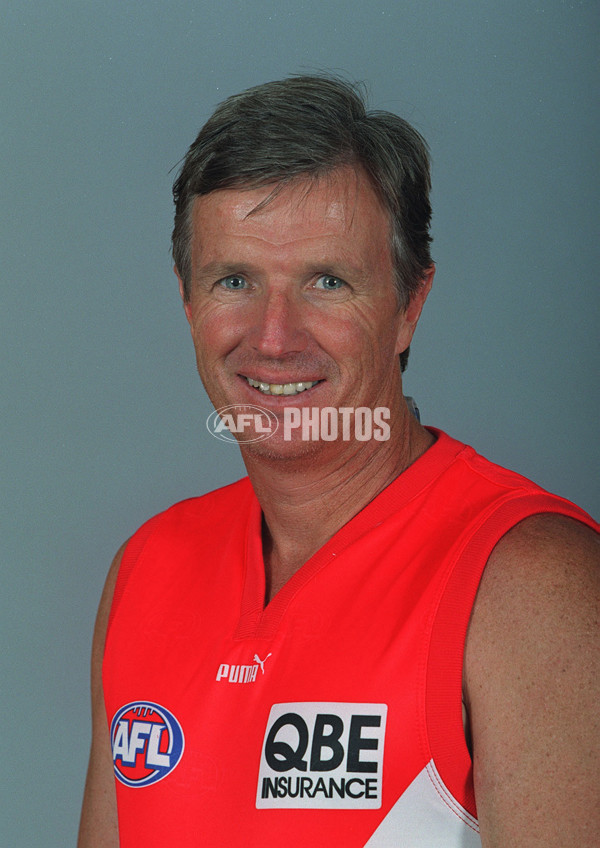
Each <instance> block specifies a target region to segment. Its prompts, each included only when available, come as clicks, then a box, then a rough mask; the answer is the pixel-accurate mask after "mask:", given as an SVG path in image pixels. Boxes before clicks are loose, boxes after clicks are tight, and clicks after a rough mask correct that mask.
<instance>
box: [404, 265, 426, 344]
mask: <svg viewBox="0 0 600 848" xmlns="http://www.w3.org/2000/svg"><path fill="white" fill-rule="evenodd" d="M434 274H435V265H430V266H429V268H427V269H426V270H425V271H424V273H423V276H422V277H421V282H420V285H419V288H418V289H417V291H416V292H415V293H414V294H413V295H412V297H411V299H410V301H409V304H408V306H407V307H406V309H405V310H404V312H403V313H402V316H401V321H400V325H399V327H398V340H397V343H396V353H398V354H400V353H402V351H404V350H406V348H407V347H408V346H409V345H410V343H411V341H412V337H413V335H414V333H415V329H416V327H417V323H418V321H419V318H420V317H421V312H422V310H423V307H424V306H425V301H426V300H427V295H428V294H429V292H430V291H431V286H432V285H433V276H434Z"/></svg>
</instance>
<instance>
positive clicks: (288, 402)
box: [237, 374, 325, 408]
mask: <svg viewBox="0 0 600 848" xmlns="http://www.w3.org/2000/svg"><path fill="white" fill-rule="evenodd" d="M237 376H238V379H239V382H240V384H241V385H242V386H243V387H245V388H244V389H243V391H244V394H245V395H246V397H249V398H252V402H253V403H254V404H256V405H258V406H266V407H267V408H269V407H270V406H273V407H274V408H282V407H286V406H306V403H307V401H309V400H310V398H312V397H313V395H314V393H315V392H316V391H318V390H319V388H320V387H321V386H322V385H323V384H324V383H325V380H323V379H321V380H318V378H317V380H318V382H317V383H316V385H314V386H312V387H311V388H310V389H304V391H303V392H299V393H298V394H296V395H266V394H264V393H263V392H261V391H260V389H257V388H255V387H254V386H251V385H250V383H249V382H248V380H247V379H246V377H245V375H243V374H238V375H237ZM251 379H253V380H254V379H257V380H258V378H254V377H252V378H251ZM314 381H315V378H313V379H312V380H311V379H307V378H304V379H303V380H298V379H296V380H292V379H284V378H282V377H277V378H276V379H275V380H261V382H264V383H267V382H268V383H276V384H285V383H300V382H306V383H310V382H314Z"/></svg>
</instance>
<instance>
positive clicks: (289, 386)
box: [246, 377, 319, 395]
mask: <svg viewBox="0 0 600 848" xmlns="http://www.w3.org/2000/svg"><path fill="white" fill-rule="evenodd" d="M246 380H247V381H248V382H249V383H250V385H251V386H253V387H254V388H255V389H258V390H259V391H261V392H262V393H263V394H264V395H298V394H300V392H305V391H306V389H311V388H312V387H313V386H316V385H317V383H318V382H319V381H318V380H313V381H309V382H303V383H261V382H260V380H253V379H252V378H251V377H246Z"/></svg>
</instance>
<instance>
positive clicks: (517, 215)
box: [0, 0, 600, 848]
mask: <svg viewBox="0 0 600 848" xmlns="http://www.w3.org/2000/svg"><path fill="white" fill-rule="evenodd" d="M2 18H3V25H2V42H3V50H2V56H1V58H0V63H1V69H0V71H1V72H0V80H1V82H0V86H1V89H2V91H1V94H2V106H3V108H2V115H3V117H2V124H1V129H0V139H1V144H2V165H3V179H2V184H3V190H2V214H3V222H2V223H3V225H2V275H3V281H2V296H3V307H2V310H1V312H0V322H1V323H2V344H3V353H2V360H1V363H2V376H3V387H2V403H3V428H4V431H3V439H2V460H3V467H2V484H3V494H4V497H5V509H4V510H3V519H4V524H3V530H2V560H1V567H2V591H1V592H0V607H1V610H0V612H1V618H0V620H1V627H2V634H1V646H2V647H1V656H2V665H1V680H2V683H1V688H0V698H1V709H2V731H3V732H2V765H3V767H2V769H1V771H0V848H13V847H14V846H24V848H30V846H38V845H39V846H44V848H63V846H66V845H72V844H73V843H74V840H75V833H76V828H77V819H78V814H79V806H80V801H81V791H82V785H83V780H84V772H85V765H86V759H87V749H88V744H89V734H90V722H89V706H88V656H89V649H90V641H91V631H92V624H93V618H94V613H95V608H96V605H97V602H98V598H99V595H100V591H101V586H102V583H103V580H104V576H105V573H106V570H107V568H108V564H109V561H110V559H111V557H112V555H113V553H114V551H115V550H116V549H117V547H118V546H119V545H120V543H121V542H122V541H123V540H124V539H125V538H126V537H127V536H128V535H129V534H130V533H131V532H132V531H133V530H134V529H135V528H136V527H137V526H138V525H139V524H140V523H141V522H142V521H143V520H144V519H146V518H147V517H149V516H150V515H151V514H153V513H155V512H157V511H159V510H160V509H163V508H164V507H166V506H168V505H169V504H171V503H172V502H174V501H176V500H179V499H182V498H185V497H188V496H190V495H193V494H198V493H202V492H205V491H207V490H208V489H211V488H214V487H215V486H217V485H220V484H222V483H225V482H228V481H231V480H233V479H234V478H236V477H238V476H241V474H242V473H243V468H242V466H241V463H240V461H239V459H238V457H237V453H236V450H235V449H234V447H232V446H230V445H227V444H222V443H219V442H217V441H215V440H214V439H212V438H211V436H210V435H209V434H208V432H207V431H206V429H205V420H206V416H207V414H208V412H209V406H208V403H207V401H206V400H205V398H204V396H203V392H202V390H201V388H200V386H199V382H198V380H197V378H196V375H195V370H194V360H193V354H192V347H191V342H190V340H189V338H188V332H187V326H186V324H185V320H184V316H183V312H182V310H181V307H180V304H179V301H178V294H177V287H176V281H175V278H174V277H173V275H172V273H171V263H170V258H169V234H170V227H171V201H170V185H171V181H172V174H171V173H170V169H171V168H172V167H173V166H174V165H175V164H176V163H177V161H178V160H179V159H180V157H181V156H182V155H183V153H184V151H185V149H186V147H187V146H188V144H189V143H190V142H191V140H192V139H193V137H194V136H195V133H196V132H197V130H198V129H199V127H200V125H201V124H202V123H203V121H204V120H205V119H206V118H207V117H208V115H209V113H210V111H211V110H212V109H213V107H214V106H215V104H216V103H217V102H218V101H219V100H221V99H222V98H223V97H225V96H227V95H229V94H231V93H233V92H236V91H238V90H240V89H242V88H245V87H247V86H249V85H254V84H256V83H260V82H263V81H265V80H268V79H272V78H278V77H281V76H285V75H287V74H289V73H294V72H303V71H312V70H318V69H333V70H335V71H337V72H340V73H343V74H345V75H347V76H349V77H350V78H353V79H361V80H366V81H367V82H368V85H369V88H370V91H371V97H372V102H373V104H374V105H376V106H377V107H381V108H385V109H390V110H393V111H397V112H399V113H400V114H402V115H403V116H404V117H406V118H408V119H409V120H410V121H412V122H413V123H414V124H415V125H416V126H417V127H418V128H419V129H420V130H421V131H422V132H423V133H424V134H425V136H426V137H427V138H428V140H429V142H430V145H431V149H432V154H433V160H434V183H435V192H434V207H435V221H434V236H435V242H434V256H435V259H436V261H437V265H438V273H437V276H436V281H435V289H434V292H433V293H432V295H431V298H430V302H429V304H428V306H427V308H426V312H425V314H424V316H423V319H422V324H421V326H420V328H419V331H418V333H417V337H416V340H415V343H414V345H413V354H412V357H411V363H410V366H409V370H408V372H407V376H406V390H407V392H408V393H410V394H412V395H414V396H415V397H416V398H417V400H418V402H419V405H420V407H421V410H422V413H423V419H424V421H425V423H429V424H434V425H437V426H438V427H441V428H443V429H446V430H447V431H449V432H450V433H451V434H452V435H454V436H456V437H458V438H461V439H463V440H465V441H468V442H470V443H472V444H473V445H474V446H475V447H476V448H477V449H478V450H480V451H481V452H483V453H484V454H486V455H488V456H489V457H490V458H492V459H495V460H496V461H499V462H501V463H503V464H505V465H508V466H509V467H511V468H516V469H518V470H520V471H521V472H523V473H524V474H527V475H528V476H530V477H532V478H533V479H535V480H536V481H538V482H539V483H541V484H543V485H545V486H546V487H547V488H550V489H552V490H555V491H559V492H560V493H562V494H564V495H566V496H567V497H569V498H571V499H573V500H575V501H577V502H579V503H580V504H581V505H582V506H583V507H585V508H586V509H588V510H589V511H591V512H595V513H596V514H597V513H598V507H599V506H600V498H599V492H598V465H597V452H596V443H595V437H596V422H597V418H598V400H597V398H598V385H597V372H598V358H597V353H598V326H599V317H600V316H599V303H598V295H597V288H596V268H597V266H598V233H597V223H598V221H597V211H598V210H597V196H598V170H597V163H598V161H599V156H598V153H599V151H598V147H597V135H596V131H597V126H598V110H597V106H596V98H595V94H596V92H595V87H596V82H597V78H596V75H597V63H598V58H597V57H598V51H597V49H596V47H597V36H598V5H597V3H596V2H595V0H589V2H588V1H587V0H581V2H561V0H547V1H546V2H539V3H538V2H531V0H497V2H490V1H489V0H454V2H446V0H437V2H435V1H434V0H414V2H409V0H371V2H369V3H365V2H363V0H330V2H328V3H323V2H322V0H305V1H304V2H302V1H301V2H300V3H295V4H291V3H286V2H281V0H277V2H275V0H239V2H238V0H220V2H218V3H217V2H208V0H205V2H203V3H200V2H183V0H171V2H169V3H167V2H162V3H161V2H158V0H147V2H144V3H141V2H140V3H133V2H127V1H126V0H125V2H124V0H118V2H117V0H105V2H103V3H96V2H92V0H79V1H78V2H75V0H73V2H68V0H44V2H42V0H32V1H31V2H25V0H15V2H13V3H10V4H9V3H6V4H4V9H3V13H2Z"/></svg>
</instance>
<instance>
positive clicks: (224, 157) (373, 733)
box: [79, 77, 600, 848]
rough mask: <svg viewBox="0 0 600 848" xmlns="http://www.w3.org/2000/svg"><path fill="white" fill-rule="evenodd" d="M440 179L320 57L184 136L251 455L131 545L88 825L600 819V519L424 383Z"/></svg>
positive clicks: (410, 832)
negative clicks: (535, 479) (501, 452)
mask: <svg viewBox="0 0 600 848" xmlns="http://www.w3.org/2000/svg"><path fill="white" fill-rule="evenodd" d="M428 192H429V167H428V157H427V152H426V146H425V144H424V142H423V140H422V139H421V138H420V136H419V135H418V134H417V133H416V132H415V131H414V130H413V129H412V128H411V127H410V126H409V125H408V124H406V123H405V122H404V121H402V120H401V119H399V118H397V117H396V116H393V115H390V114H388V113H378V112H370V113H369V112H366V111H365V107H364V105H363V103H362V101H361V100H360V98H359V96H358V95H357V94H356V92H355V91H354V90H353V89H352V88H351V87H350V86H348V85H347V84H345V83H342V82H339V81H338V80H335V79H329V78H325V77H296V78H291V79H288V80H284V81H281V82H274V83H269V84H267V85H264V86H260V87H257V88H256V89H251V90H250V91H248V92H244V93H243V94H241V95H239V96H237V97H232V98H230V99H229V100H227V101H226V102H225V103H224V104H222V105H221V106H220V107H219V108H218V109H217V111H216V112H215V114H214V115H213V117H212V118H211V119H210V120H209V121H208V123H207V124H206V125H205V127H204V128H203V129H202V131H201V132H200V135H199V136H198V138H197V139H196V141H195V142H194V144H193V145H192V147H191V148H190V150H189V152H188V154H187V157H186V159H185V161H184V164H183V168H182V171H181V174H180V176H179V178H178V180H177V182H176V184H175V190H174V196H175V201H176V215H175V228H174V233H173V255H174V259H175V268H176V272H177V275H178V277H179V284H180V290H181V294H182V298H183V304H184V309H185V314H186V316H187V319H188V322H189V325H190V328H191V333H192V338H193V341H194V346H195V350H196V358H197V364H198V370H199V373H200V376H201V378H202V381H203V383H204V386H205V388H206V390H207V392H208V394H209V396H210V399H211V401H212V403H213V404H214V406H215V408H216V409H217V410H220V411H221V415H222V416H223V420H225V415H226V411H227V414H228V415H230V418H231V415H233V413H234V412H235V413H237V414H239V415H238V418H237V421H238V423H239V422H241V425H240V426H238V427H235V426H234V427H233V428H232V429H233V430H235V432H236V435H237V438H238V440H239V444H240V448H241V451H242V456H243V458H244V462H245V464H246V468H247V471H248V478H247V479H245V480H243V481H240V482H238V483H235V484H233V485H232V486H228V487H226V488H224V489H221V490H218V491H217V492H213V493H211V494H209V495H206V496H204V497H202V498H197V499H192V500H190V501H186V502H183V503H182V504H178V505H176V506H175V507H172V508H171V509H170V510H167V511H166V512H165V513H162V514H161V515H159V516H157V517H155V518H154V519H152V520H151V521H150V522H148V523H147V524H146V525H144V527H143V528H142V529H141V530H140V531H138V532H137V533H136V534H135V535H134V536H133V537H132V539H131V540H130V542H129V543H128V544H127V545H125V546H123V548H122V549H121V550H120V551H119V553H118V555H117V557H116V559H115V561H114V563H113V566H112V568H111V571H110V573H109V577H108V580H107V584H106V588H105V591H104V595H103V598H102V601H101V605H100V610H99V614H98V620H97V625H96V631H95V637H94V648H93V679H92V694H93V725H94V727H93V742H92V752H91V758H90V767H89V772H88V780H87V784H86V792H85V799H84V808H83V815H82V824H81V832H80V843H79V844H80V846H83V848H85V846H101V845H102V846H104V845H107V846H113V845H118V844H121V845H122V846H132V845H149V846H165V845H173V846H187V845H190V846H191V845H203V846H204V845H207V846H230V845H239V846H274V845H290V846H292V845H294V846H295V845H297V846H306V845H310V846H337V845H339V846H365V845H368V846H369V848H376V846H391V845H394V846H411V848H416V846H424V848H425V847H426V846H442V845H443V846H463V848H465V847H467V848H468V846H479V845H483V846H502V848H507V846H520V848H523V846H542V845H543V846H544V847H545V848H547V846H559V845H560V846H561V848H562V846H566V845H577V846H591V845H592V844H596V840H597V837H598V832H599V830H598V810H599V809H600V804H598V803H597V801H598V797H597V786H598V771H597V768H598V734H597V703H598V692H597V681H598V674H597V671H598V654H597V629H596V628H597V606H598V596H599V590H598V573H597V570H595V566H596V565H597V556H598V540H597V536H596V533H595V532H594V530H593V529H592V528H593V526H594V525H593V522H592V519H590V518H589V517H588V516H586V515H585V514H584V513H583V512H582V511H580V510H579V509H578V508H577V507H575V506H573V505H571V504H569V503H568V502H566V501H564V500H562V499H560V498H558V497H555V496H553V495H549V494H547V493H545V492H543V491H542V490H540V489H539V488H538V487H536V486H535V485H534V484H532V483H530V482H529V481H527V480H525V479H523V478H521V477H519V476H517V475H515V474H513V473H512V472H508V471H505V470H503V469H500V468H498V467H497V466H495V465H492V464H491V463H488V462H487V461H486V460H484V459H483V458H482V457H479V456H478V455H477V454H475V452H474V451H473V450H472V449H471V448H468V447H466V446H464V445H461V444H460V443H458V442H456V441H454V440H452V439H451V438H450V437H448V436H446V435H445V434H443V433H441V432H439V431H435V430H431V429H425V428H424V427H422V426H421V425H420V424H419V422H418V421H417V419H416V417H415V416H414V415H413V414H412V413H411V412H410V410H409V408H408V406H407V404H406V402H405V399H404V398H403V395H402V378H401V371H402V370H403V368H404V367H405V365H406V359H407V356H408V349H409V345H410V343H411V340H412V337H413V333H414V330H415V327H416V324H417V321H418V319H419V316H420V313H421V309H422V307H423V304H424V302H425V299H426V297H427V294H428V292H429V290H430V287H431V283H432V280H433V273H434V268H433V264H432V261H431V257H430V253H429V243H430V238H429V220H430V206H429V200H428ZM257 409H258V410H259V412H258V414H257V415H256V416H253V415H251V414H248V413H249V411H252V410H254V411H256V410H257ZM265 422H271V424H272V427H271V429H269V428H268V427H266V426H265ZM367 424H369V426H366V425H367ZM369 427H370V429H369ZM265 433H266V434H267V435H268V438H265V437H264V436H265ZM484 568H485V571H484ZM115 776H116V780H115ZM117 809H118V814H117ZM119 839H120V843H119Z"/></svg>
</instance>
